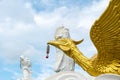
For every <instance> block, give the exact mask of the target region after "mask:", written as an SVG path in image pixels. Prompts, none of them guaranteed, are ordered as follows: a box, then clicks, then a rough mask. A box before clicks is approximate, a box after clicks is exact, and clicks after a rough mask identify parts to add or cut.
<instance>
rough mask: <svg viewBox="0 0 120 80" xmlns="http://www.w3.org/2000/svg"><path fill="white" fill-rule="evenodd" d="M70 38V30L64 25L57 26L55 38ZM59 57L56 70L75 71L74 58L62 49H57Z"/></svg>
mask: <svg viewBox="0 0 120 80" xmlns="http://www.w3.org/2000/svg"><path fill="white" fill-rule="evenodd" d="M60 38H70V34H69V30H68V29H67V28H64V26H62V27H59V28H57V30H56V32H55V39H56V40H57V39H60ZM56 53H57V57H56V63H55V67H54V70H55V72H60V71H74V67H75V62H74V60H73V59H72V58H70V57H68V56H66V55H65V54H64V53H63V52H62V51H61V50H59V49H56Z"/></svg>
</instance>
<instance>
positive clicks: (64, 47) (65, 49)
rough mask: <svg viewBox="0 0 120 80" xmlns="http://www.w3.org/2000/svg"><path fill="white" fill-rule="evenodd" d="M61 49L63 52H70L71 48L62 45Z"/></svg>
mask: <svg viewBox="0 0 120 80" xmlns="http://www.w3.org/2000/svg"><path fill="white" fill-rule="evenodd" d="M60 48H61V50H63V51H68V50H70V46H64V45H60Z"/></svg>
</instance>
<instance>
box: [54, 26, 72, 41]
mask: <svg viewBox="0 0 120 80" xmlns="http://www.w3.org/2000/svg"><path fill="white" fill-rule="evenodd" d="M61 38H70V34H69V29H68V28H65V27H64V26H61V27H59V28H57V29H56V32H55V39H56V40H57V39H61Z"/></svg>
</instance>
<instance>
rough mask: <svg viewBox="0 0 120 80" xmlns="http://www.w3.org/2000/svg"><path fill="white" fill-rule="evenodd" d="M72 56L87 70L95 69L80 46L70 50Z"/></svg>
mask: <svg viewBox="0 0 120 80" xmlns="http://www.w3.org/2000/svg"><path fill="white" fill-rule="evenodd" d="M70 54H72V55H71V57H72V58H73V59H74V60H75V62H76V63H78V65H80V66H81V67H82V68H83V69H84V70H85V71H88V72H91V70H93V68H92V63H91V61H90V59H88V58H87V57H85V56H84V55H83V54H82V53H81V52H80V51H79V49H78V48H73V49H71V51H70Z"/></svg>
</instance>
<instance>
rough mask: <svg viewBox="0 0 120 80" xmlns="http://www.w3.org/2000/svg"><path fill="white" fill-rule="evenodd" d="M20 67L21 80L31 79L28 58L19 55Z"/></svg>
mask: <svg viewBox="0 0 120 80" xmlns="http://www.w3.org/2000/svg"><path fill="white" fill-rule="evenodd" d="M20 68H21V69H22V72H23V77H22V80H31V75H32V71H31V63H30V59H28V58H24V56H20Z"/></svg>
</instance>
